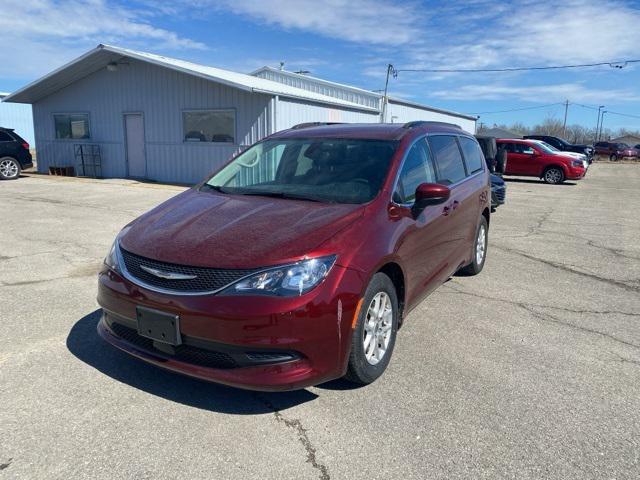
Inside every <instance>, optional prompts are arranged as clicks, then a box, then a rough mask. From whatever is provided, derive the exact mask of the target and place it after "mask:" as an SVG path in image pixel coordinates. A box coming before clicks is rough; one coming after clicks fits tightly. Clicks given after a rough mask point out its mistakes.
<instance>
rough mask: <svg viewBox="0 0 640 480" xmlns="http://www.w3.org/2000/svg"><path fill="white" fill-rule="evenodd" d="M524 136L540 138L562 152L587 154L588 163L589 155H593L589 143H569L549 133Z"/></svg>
mask: <svg viewBox="0 0 640 480" xmlns="http://www.w3.org/2000/svg"><path fill="white" fill-rule="evenodd" d="M524 138H525V139H530V140H542V141H543V142H546V143H548V144H549V145H551V146H552V147H556V148H557V149H558V150H562V151H563V152H576V153H582V154H584V155H586V156H587V160H589V163H591V157H593V148H592V147H590V146H589V145H576V144H573V143H569V142H567V141H566V140H564V139H562V138H560V137H553V136H551V135H525V136H524Z"/></svg>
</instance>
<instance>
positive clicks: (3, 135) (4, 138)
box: [0, 132, 13, 142]
mask: <svg viewBox="0 0 640 480" xmlns="http://www.w3.org/2000/svg"><path fill="white" fill-rule="evenodd" d="M0 142H13V138H11V135H9V134H8V133H7V132H0Z"/></svg>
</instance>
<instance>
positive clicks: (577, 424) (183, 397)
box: [0, 164, 640, 480]
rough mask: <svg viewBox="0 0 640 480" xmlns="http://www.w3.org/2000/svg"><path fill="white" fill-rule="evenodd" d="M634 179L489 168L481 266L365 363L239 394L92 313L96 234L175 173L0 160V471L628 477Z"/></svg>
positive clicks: (636, 414) (638, 287) (639, 439)
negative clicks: (291, 386)
mask: <svg viewBox="0 0 640 480" xmlns="http://www.w3.org/2000/svg"><path fill="white" fill-rule="evenodd" d="M639 186H640V165H629V164H594V165H593V167H592V168H591V169H590V171H589V173H588V175H587V177H586V179H585V180H583V181H581V182H575V183H573V182H571V183H568V184H565V185H561V186H550V185H545V184H543V183H541V182H539V181H536V180H520V181H515V180H514V181H509V182H508V194H507V201H508V203H507V204H506V205H505V206H503V207H501V208H499V209H498V211H497V212H496V213H495V214H494V215H493V216H492V220H491V229H490V244H489V253H488V255H489V256H488V259H487V264H486V266H485V270H484V272H483V273H482V274H481V275H480V276H477V277H454V278H453V279H451V280H450V281H449V282H448V283H446V284H445V285H443V286H442V287H440V288H439V289H438V290H437V291H436V292H435V293H434V294H433V295H432V296H431V297H429V298H428V299H427V300H426V301H424V302H423V303H422V304H421V305H420V306H419V307H418V308H417V309H415V310H414V311H413V312H412V313H411V314H410V316H409V318H408V321H407V322H406V324H405V326H404V327H403V328H402V329H401V331H400V333H399V338H398V343H397V345H396V350H395V352H394V357H393V360H392V362H391V365H390V367H389V369H388V370H387V372H386V374H385V375H384V376H383V377H382V378H381V379H380V380H379V381H378V382H376V383H374V384H373V385H371V386H368V387H365V388H359V389H350V388H348V387H347V385H346V384H344V383H342V382H331V383H329V384H326V385H321V386H318V387H315V388H309V389H307V390H303V391H300V392H293V393H284V394H263V393H261V394H258V393H252V392H246V391H241V390H236V389H232V388H227V387H222V386H217V385H213V384H207V383H203V382H199V381H196V380H192V379H188V378H185V377H181V376H178V375H175V374H171V373H167V372H164V371H161V370H158V369H156V368H154V367H151V366H147V365H145V364H142V363H140V362H139V361H137V360H134V359H132V358H129V357H128V356H126V355H125V354H122V353H120V352H119V351H117V350H115V349H114V348H113V347H111V346H109V345H107V344H105V343H104V342H102V341H101V339H100V338H99V337H98V336H97V334H96V331H95V327H96V323H97V321H98V318H99V312H98V309H97V304H96V302H95V295H96V272H97V270H98V268H99V265H100V263H101V262H102V259H103V257H104V255H105V254H106V252H107V249H108V248H109V246H110V244H111V242H112V240H113V238H114V236H115V234H116V233H117V232H118V230H119V229H120V228H121V227H122V226H123V225H124V224H126V223H127V222H128V221H130V220H131V219H133V218H134V217H136V216H137V215H139V214H140V213H142V212H143V211H145V210H147V209H149V208H150V207H152V206H154V205H156V204H158V203H159V202H161V201H163V200H165V199H167V198H169V197H171V196H173V195H175V194H176V193H178V191H180V190H181V189H180V188H179V187H170V186H160V185H150V184H138V183H135V182H129V181H92V180H78V179H64V178H49V177H43V176H26V177H23V178H21V179H19V180H17V181H5V182H0V205H1V208H0V211H2V216H1V220H0V318H1V319H2V321H1V322H0V346H1V347H0V432H1V433H0V478H2V479H4V478H23V479H58V478H59V479H62V478H64V479H70V478H74V479H75V478H83V479H84V478H93V479H102V478H105V479H107V478H108V479H111V478H119V479H133V478H136V479H142V478H149V479H174V478H189V479H246V478H261V479H282V478H295V479H307V478H309V479H330V478H331V479H361V478H369V479H395V478H402V479H403V480H406V479H414V478H415V479H432V478H447V479H449V478H469V479H479V478H491V479H495V478H518V479H524V478H535V479H539V478H575V479H590V478H599V479H601V478H607V479H614V478H615V479H623V478H629V479H631V478H634V479H635V478H638V477H639V476H640V213H639V212H640V188H639Z"/></svg>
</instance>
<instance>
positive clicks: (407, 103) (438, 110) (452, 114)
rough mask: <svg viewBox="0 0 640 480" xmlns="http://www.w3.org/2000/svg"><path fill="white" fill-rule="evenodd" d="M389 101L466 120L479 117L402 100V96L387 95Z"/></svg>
mask: <svg viewBox="0 0 640 480" xmlns="http://www.w3.org/2000/svg"><path fill="white" fill-rule="evenodd" d="M389 103H395V104H396V105H406V106H408V107H414V108H419V109H420V110H427V111H429V112H435V113H443V114H445V115H451V116H453V117H460V118H466V119H468V120H478V118H479V117H478V116H477V115H469V114H467V113H458V112H453V111H451V110H444V109H442V108H438V107H430V106H428V105H423V104H421V103H416V102H411V101H409V100H404V99H402V98H397V97H389Z"/></svg>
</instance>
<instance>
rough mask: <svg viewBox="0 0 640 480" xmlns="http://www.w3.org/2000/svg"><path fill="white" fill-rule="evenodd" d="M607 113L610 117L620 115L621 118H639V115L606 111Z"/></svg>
mask: <svg viewBox="0 0 640 480" xmlns="http://www.w3.org/2000/svg"><path fill="white" fill-rule="evenodd" d="M607 113H611V114H612V115H620V116H621V117H629V118H640V115H632V114H630V113H619V112H612V111H611V110H607Z"/></svg>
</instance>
